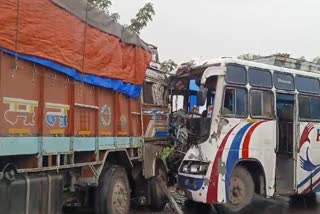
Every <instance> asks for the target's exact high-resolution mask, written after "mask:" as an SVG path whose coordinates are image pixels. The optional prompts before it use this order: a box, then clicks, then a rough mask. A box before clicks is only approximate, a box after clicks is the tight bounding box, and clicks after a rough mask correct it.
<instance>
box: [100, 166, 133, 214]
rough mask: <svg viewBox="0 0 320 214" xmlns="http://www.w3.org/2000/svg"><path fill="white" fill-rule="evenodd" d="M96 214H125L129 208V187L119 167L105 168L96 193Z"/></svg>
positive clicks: (124, 172) (122, 169) (123, 172)
mask: <svg viewBox="0 0 320 214" xmlns="http://www.w3.org/2000/svg"><path fill="white" fill-rule="evenodd" d="M95 208H96V213H97V214H126V213H129V208H130V187H129V180H128V176H127V173H126V170H125V169H124V168H122V167H120V166H116V165H114V166H110V167H108V168H106V169H105V170H104V172H103V174H102V175H101V177H100V180H99V185H98V189H97V191H96V198H95Z"/></svg>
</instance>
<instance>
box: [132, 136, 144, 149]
mask: <svg viewBox="0 0 320 214" xmlns="http://www.w3.org/2000/svg"><path fill="white" fill-rule="evenodd" d="M142 145H143V142H142V141H141V138H140V137H132V146H133V147H141V146H142Z"/></svg>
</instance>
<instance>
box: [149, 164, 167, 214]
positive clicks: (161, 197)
mask: <svg viewBox="0 0 320 214" xmlns="http://www.w3.org/2000/svg"><path fill="white" fill-rule="evenodd" d="M156 163H157V164H156V167H157V168H156V176H155V177H153V178H151V179H150V202H151V204H150V208H151V209H152V210H153V211H156V212H159V211H162V210H163V209H164V208H165V206H166V204H167V202H168V199H167V196H166V194H165V193H164V192H163V191H162V189H161V187H160V185H159V183H158V179H161V180H162V181H163V182H164V183H165V184H167V179H168V176H167V170H166V167H165V165H164V164H163V162H162V161H161V160H158V161H157V162H156Z"/></svg>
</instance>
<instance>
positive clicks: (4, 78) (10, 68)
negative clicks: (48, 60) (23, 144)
mask: <svg viewBox="0 0 320 214" xmlns="http://www.w3.org/2000/svg"><path fill="white" fill-rule="evenodd" d="M0 60H1V67H0V70H1V77H0V90H1V96H0V99H1V105H0V115H1V116H2V120H1V121H2V122H1V125H0V133H1V135H4V134H5V135H7V134H9V135H16V134H19V135H21V134H23V135H36V134H38V133H39V128H40V126H39V121H41V118H39V114H38V109H39V95H40V93H39V92H40V79H41V78H40V73H39V70H40V67H39V66H34V65H33V64H32V63H27V62H24V61H20V60H17V61H15V59H14V58H13V57H11V56H8V55H6V54H4V53H1V59H0ZM15 62H17V63H15ZM15 68H17V69H15Z"/></svg>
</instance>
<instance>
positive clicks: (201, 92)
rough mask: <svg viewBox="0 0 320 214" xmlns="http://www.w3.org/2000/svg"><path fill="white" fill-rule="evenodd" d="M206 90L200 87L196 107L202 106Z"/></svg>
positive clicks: (205, 98) (204, 101) (205, 97)
mask: <svg viewBox="0 0 320 214" xmlns="http://www.w3.org/2000/svg"><path fill="white" fill-rule="evenodd" d="M207 94H208V89H207V88H205V87H203V86H200V89H199V91H198V92H197V102H198V106H203V105H204V104H205V103H206V100H207Z"/></svg>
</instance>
